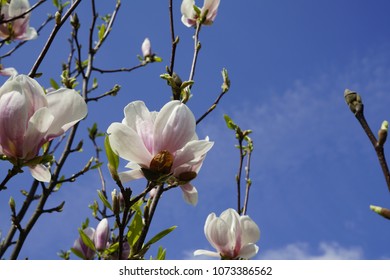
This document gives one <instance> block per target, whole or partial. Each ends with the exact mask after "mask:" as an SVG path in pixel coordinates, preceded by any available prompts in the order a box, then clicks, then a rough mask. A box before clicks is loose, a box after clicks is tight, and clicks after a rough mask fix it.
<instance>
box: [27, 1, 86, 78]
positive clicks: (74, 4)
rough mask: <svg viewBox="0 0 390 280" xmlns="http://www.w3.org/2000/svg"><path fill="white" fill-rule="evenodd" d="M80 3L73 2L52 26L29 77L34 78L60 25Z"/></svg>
mask: <svg viewBox="0 0 390 280" xmlns="http://www.w3.org/2000/svg"><path fill="white" fill-rule="evenodd" d="M80 3H81V0H76V1H75V2H73V4H72V6H71V7H70V8H69V9H68V10H67V11H66V13H65V15H64V16H63V17H62V18H61V20H60V21H59V22H58V23H56V25H55V26H54V28H53V30H52V32H51V34H50V35H49V38H48V40H47V41H46V44H45V46H44V47H43V49H42V51H41V53H40V54H39V56H38V58H37V60H36V61H35V63H34V65H33V67H32V68H31V70H30V73H29V74H28V75H29V76H30V77H32V78H34V77H35V75H36V73H37V70H38V68H39V66H40V65H41V63H42V61H43V59H44V58H45V56H46V54H47V52H48V51H49V49H50V46H51V44H52V43H53V41H54V39H55V37H56V35H57V33H58V31H59V30H60V29H61V27H62V25H63V24H64V23H65V22H66V20H67V19H68V17H69V16H70V15H71V14H72V13H73V11H74V10H75V9H76V8H77V6H78V5H79V4H80Z"/></svg>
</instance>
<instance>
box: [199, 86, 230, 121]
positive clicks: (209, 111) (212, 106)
mask: <svg viewBox="0 0 390 280" xmlns="http://www.w3.org/2000/svg"><path fill="white" fill-rule="evenodd" d="M225 93H227V91H225V90H224V91H222V92H221V93H220V94H219V96H218V97H217V99H216V100H215V101H214V103H213V105H211V106H210V108H209V109H208V110H207V111H206V112H205V113H204V114H203V115H202V116H201V117H200V118H199V119H197V121H196V124H199V123H200V122H201V121H202V120H203V119H204V118H205V117H207V115H208V114H210V113H211V112H212V111H214V109H215V108H216V107H217V105H218V103H219V101H220V100H221V99H222V97H223V96H224V95H225Z"/></svg>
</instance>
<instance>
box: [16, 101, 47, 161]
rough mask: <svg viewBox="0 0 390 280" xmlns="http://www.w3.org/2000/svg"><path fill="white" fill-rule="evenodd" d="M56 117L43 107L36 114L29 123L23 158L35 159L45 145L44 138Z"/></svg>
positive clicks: (24, 141)
mask: <svg viewBox="0 0 390 280" xmlns="http://www.w3.org/2000/svg"><path fill="white" fill-rule="evenodd" d="M53 120H54V117H53V115H52V114H51V113H50V110H49V109H48V108H46V107H43V108H41V109H39V110H37V111H36V112H35V114H34V115H33V116H32V117H31V118H30V120H29V121H28V127H27V131H26V134H25V136H24V139H23V158H24V159H27V160H28V159H32V158H33V157H35V156H36V155H37V154H38V152H39V149H40V148H41V145H42V144H43V143H44V137H45V135H46V133H47V131H48V129H49V127H50V125H51V124H52V123H53Z"/></svg>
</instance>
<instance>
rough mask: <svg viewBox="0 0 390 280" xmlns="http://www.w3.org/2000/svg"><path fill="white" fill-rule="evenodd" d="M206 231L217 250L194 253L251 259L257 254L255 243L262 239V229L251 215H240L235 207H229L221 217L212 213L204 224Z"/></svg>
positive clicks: (207, 236) (225, 257) (208, 238)
mask: <svg viewBox="0 0 390 280" xmlns="http://www.w3.org/2000/svg"><path fill="white" fill-rule="evenodd" d="M204 233H205V235H206V238H207V240H208V241H209V242H210V244H211V246H213V247H214V248H215V249H216V250H217V252H212V251H208V250H196V251H195V252H194V255H195V256H197V255H207V256H211V257H221V258H222V259H231V260H234V259H238V258H243V259H249V258H251V257H253V256H254V255H256V254H257V252H258V250H259V247H258V246H257V245H256V244H255V242H257V241H258V240H259V239H260V230H259V228H258V226H257V225H256V223H255V222H254V221H253V220H252V219H251V218H249V216H247V215H244V216H240V215H238V213H237V212H236V211H235V210H234V209H231V208H230V209H227V210H225V211H224V212H222V214H221V215H220V217H216V215H215V213H211V214H210V215H209V216H208V217H207V220H206V223H205V225H204Z"/></svg>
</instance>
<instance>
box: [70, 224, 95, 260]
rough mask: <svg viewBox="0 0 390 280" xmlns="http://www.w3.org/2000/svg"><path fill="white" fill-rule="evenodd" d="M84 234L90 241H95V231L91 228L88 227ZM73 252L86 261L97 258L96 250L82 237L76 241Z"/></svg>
mask: <svg viewBox="0 0 390 280" xmlns="http://www.w3.org/2000/svg"><path fill="white" fill-rule="evenodd" d="M83 232H84V233H85V234H86V236H88V238H89V239H90V240H93V237H94V235H95V229H94V228H91V227H87V228H85V229H84V230H83ZM72 249H73V251H74V252H75V253H76V254H77V255H78V256H79V257H81V258H83V259H84V260H92V259H93V258H94V257H95V254H96V253H95V250H93V249H92V248H90V247H88V246H87V245H86V244H85V243H84V241H83V239H82V238H81V236H80V237H79V238H77V239H76V240H75V242H74V243H73V247H72Z"/></svg>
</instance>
